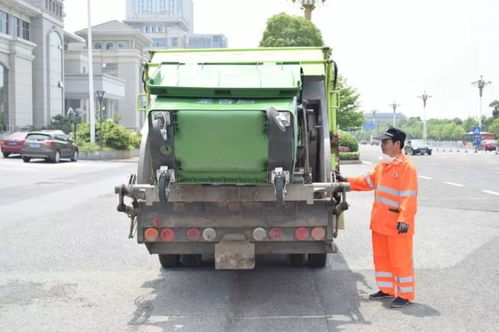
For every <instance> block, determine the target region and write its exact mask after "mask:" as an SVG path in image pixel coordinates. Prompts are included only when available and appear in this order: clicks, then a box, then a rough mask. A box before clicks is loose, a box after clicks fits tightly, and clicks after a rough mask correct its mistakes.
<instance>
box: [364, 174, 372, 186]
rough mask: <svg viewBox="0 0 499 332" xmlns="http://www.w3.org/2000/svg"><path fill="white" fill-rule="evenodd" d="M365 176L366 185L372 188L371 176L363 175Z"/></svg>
mask: <svg viewBox="0 0 499 332" xmlns="http://www.w3.org/2000/svg"><path fill="white" fill-rule="evenodd" d="M365 178H366V182H367V185H368V186H369V188H371V189H374V186H373V183H372V182H371V176H370V175H369V174H367V175H366V176H365Z"/></svg>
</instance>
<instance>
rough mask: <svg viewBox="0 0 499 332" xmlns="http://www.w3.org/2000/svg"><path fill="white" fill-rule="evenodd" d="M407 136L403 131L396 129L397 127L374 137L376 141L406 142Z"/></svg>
mask: <svg viewBox="0 0 499 332" xmlns="http://www.w3.org/2000/svg"><path fill="white" fill-rule="evenodd" d="M405 137H406V134H405V132H403V131H402V130H400V129H398V128H395V127H390V128H389V129H388V130H387V131H385V132H384V133H383V134H381V135H378V136H375V137H373V138H374V139H380V140H382V139H394V140H396V141H401V142H404V141H405Z"/></svg>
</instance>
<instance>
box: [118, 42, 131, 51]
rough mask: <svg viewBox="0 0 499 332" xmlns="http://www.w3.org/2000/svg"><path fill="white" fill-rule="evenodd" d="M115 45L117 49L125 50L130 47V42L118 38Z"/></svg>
mask: <svg viewBox="0 0 499 332" xmlns="http://www.w3.org/2000/svg"><path fill="white" fill-rule="evenodd" d="M116 47H117V48H118V49H119V50H125V49H128V48H130V43H129V42H128V41H127V40H120V41H118V42H116Z"/></svg>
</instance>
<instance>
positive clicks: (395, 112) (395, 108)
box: [388, 101, 400, 127]
mask: <svg viewBox="0 0 499 332" xmlns="http://www.w3.org/2000/svg"><path fill="white" fill-rule="evenodd" d="M388 106H390V107H391V108H393V126H394V127H395V122H396V120H395V119H396V116H397V107H399V106H400V104H397V103H396V102H395V101H393V103H392V104H389V105H388Z"/></svg>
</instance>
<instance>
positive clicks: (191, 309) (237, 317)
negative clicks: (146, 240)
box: [128, 254, 369, 331]
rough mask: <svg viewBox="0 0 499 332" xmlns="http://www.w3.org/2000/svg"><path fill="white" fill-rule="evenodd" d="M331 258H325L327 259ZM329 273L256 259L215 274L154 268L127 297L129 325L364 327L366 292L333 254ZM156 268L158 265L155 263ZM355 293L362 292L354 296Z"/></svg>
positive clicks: (205, 267)
mask: <svg viewBox="0 0 499 332" xmlns="http://www.w3.org/2000/svg"><path fill="white" fill-rule="evenodd" d="M330 256H331V255H330ZM338 262H340V266H341V268H342V269H339V270H338V269H336V270H332V269H331V266H329V265H328V267H327V268H324V269H311V268H306V267H301V268H291V267H288V266H287V261H286V258H285V256H269V257H257V267H256V268H255V269H254V270H248V271H216V270H214V269H213V261H212V260H204V261H203V264H202V266H201V267H200V268H197V269H189V268H176V269H171V270H161V272H160V274H159V276H158V278H157V279H155V280H151V281H147V282H145V283H144V284H143V285H142V288H147V289H150V292H149V293H147V294H145V295H143V296H140V297H138V298H137V299H136V300H135V305H136V307H137V308H136V310H135V312H134V313H133V315H132V317H131V319H130V321H129V323H128V324H129V326H130V327H131V328H133V327H134V326H136V327H140V326H141V327H144V326H154V327H159V328H162V329H163V330H165V331H172V330H182V331H191V330H199V331H222V330H224V331H233V330H234V331H243V330H244V331H263V330H265V331H269V330H280V331H295V330H314V331H334V330H338V329H341V328H342V326H346V325H349V324H357V325H358V324H361V325H362V324H366V325H367V324H369V322H367V321H366V320H365V319H364V317H363V316H362V314H361V312H360V305H361V302H363V301H366V300H365V298H366V296H364V295H363V294H361V292H360V291H359V290H358V286H359V285H363V286H365V287H363V288H366V287H367V288H368V286H367V284H366V281H365V279H364V276H363V275H362V274H360V273H355V272H353V271H351V270H350V269H349V268H348V266H347V264H346V262H345V261H344V259H343V256H341V254H335V257H334V259H331V257H329V263H330V264H331V263H333V264H334V267H335V268H338V267H337V265H338ZM158 264H159V263H158ZM361 295H363V296H362V297H361Z"/></svg>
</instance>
